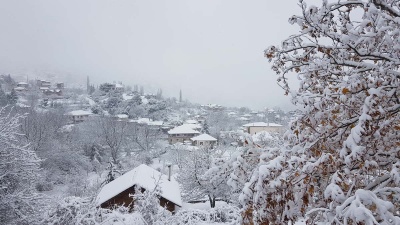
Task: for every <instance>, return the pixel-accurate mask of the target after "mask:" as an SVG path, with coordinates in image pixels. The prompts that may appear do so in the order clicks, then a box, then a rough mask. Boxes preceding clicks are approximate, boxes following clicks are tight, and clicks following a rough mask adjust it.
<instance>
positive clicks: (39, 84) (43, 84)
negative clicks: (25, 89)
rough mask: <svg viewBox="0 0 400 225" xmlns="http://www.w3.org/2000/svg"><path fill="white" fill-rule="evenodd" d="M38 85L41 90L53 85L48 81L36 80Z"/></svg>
mask: <svg viewBox="0 0 400 225" xmlns="http://www.w3.org/2000/svg"><path fill="white" fill-rule="evenodd" d="M36 85H37V86H38V87H39V88H40V87H48V88H50V86H51V83H50V81H46V80H36Z"/></svg>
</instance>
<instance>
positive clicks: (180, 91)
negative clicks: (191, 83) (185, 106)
mask: <svg viewBox="0 0 400 225" xmlns="http://www.w3.org/2000/svg"><path fill="white" fill-rule="evenodd" d="M179 102H182V89H181V90H179Z"/></svg>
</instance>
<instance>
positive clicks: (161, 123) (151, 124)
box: [147, 121, 164, 126]
mask: <svg viewBox="0 0 400 225" xmlns="http://www.w3.org/2000/svg"><path fill="white" fill-rule="evenodd" d="M163 124H164V121H151V122H149V123H148V124H147V125H149V126H162V125H163Z"/></svg>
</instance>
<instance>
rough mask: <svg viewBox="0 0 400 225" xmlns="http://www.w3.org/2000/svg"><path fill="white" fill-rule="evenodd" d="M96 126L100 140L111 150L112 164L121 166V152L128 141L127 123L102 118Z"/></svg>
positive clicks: (98, 119) (97, 121)
mask: <svg viewBox="0 0 400 225" xmlns="http://www.w3.org/2000/svg"><path fill="white" fill-rule="evenodd" d="M95 126H96V128H97V129H96V131H97V133H96V134H97V135H98V138H99V140H100V141H101V143H102V144H103V145H104V146H106V147H107V148H108V150H109V153H110V156H111V159H112V163H113V164H115V165H119V159H120V157H121V152H122V149H123V146H124V144H125V141H126V135H127V133H126V132H127V129H128V125H127V123H126V122H123V121H117V120H115V119H113V118H108V117H105V116H101V117H99V118H97V120H96V121H95Z"/></svg>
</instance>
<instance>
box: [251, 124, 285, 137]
mask: <svg viewBox="0 0 400 225" xmlns="http://www.w3.org/2000/svg"><path fill="white" fill-rule="evenodd" d="M243 127H244V128H245V130H246V132H247V133H249V134H251V135H253V134H257V133H258V132H261V131H267V132H274V133H275V132H281V131H282V130H283V126H282V125H280V124H276V123H265V122H256V123H248V124H245V125H243Z"/></svg>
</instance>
